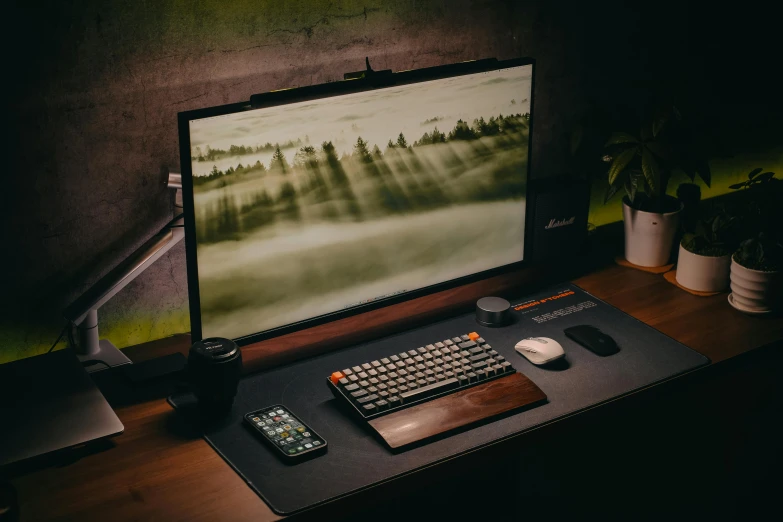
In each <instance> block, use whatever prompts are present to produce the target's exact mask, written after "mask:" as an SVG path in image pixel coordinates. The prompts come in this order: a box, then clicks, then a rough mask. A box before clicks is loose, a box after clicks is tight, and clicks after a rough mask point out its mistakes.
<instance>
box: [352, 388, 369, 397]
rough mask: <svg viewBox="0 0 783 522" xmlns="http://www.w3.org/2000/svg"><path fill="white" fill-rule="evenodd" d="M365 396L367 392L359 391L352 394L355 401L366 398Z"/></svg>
mask: <svg viewBox="0 0 783 522" xmlns="http://www.w3.org/2000/svg"><path fill="white" fill-rule="evenodd" d="M365 395H367V391H366V390H358V391H355V392H353V393H351V397H353V398H354V399H358V398H359V397H364V396H365Z"/></svg>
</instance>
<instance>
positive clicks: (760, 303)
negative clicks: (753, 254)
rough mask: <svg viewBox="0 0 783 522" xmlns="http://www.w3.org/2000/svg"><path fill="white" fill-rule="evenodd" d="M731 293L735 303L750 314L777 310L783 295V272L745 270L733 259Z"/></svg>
mask: <svg viewBox="0 0 783 522" xmlns="http://www.w3.org/2000/svg"><path fill="white" fill-rule="evenodd" d="M731 293H732V298H733V299H734V302H735V303H736V304H737V305H739V306H740V307H742V308H746V309H748V311H750V312H763V311H769V310H772V309H773V308H775V307H776V306H777V305H779V304H780V302H781V295H783V272H780V271H777V272H762V271H761V270H752V269H750V268H745V267H744V266H742V265H740V264H739V263H737V262H736V261H735V260H734V258H732V259H731Z"/></svg>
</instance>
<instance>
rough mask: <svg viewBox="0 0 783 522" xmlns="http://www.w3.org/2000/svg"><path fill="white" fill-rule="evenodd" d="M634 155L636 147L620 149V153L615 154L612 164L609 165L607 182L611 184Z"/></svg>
mask: <svg viewBox="0 0 783 522" xmlns="http://www.w3.org/2000/svg"><path fill="white" fill-rule="evenodd" d="M634 156H636V147H634V148H632V149H626V150H624V151H622V152H621V153H620V154H618V155H617V156H615V158H614V161H613V162H612V166H611V167H609V184H610V185H613V184H614V182H615V180H616V179H617V176H619V175H620V173H621V172H622V171H624V170H625V167H627V166H628V164H629V163H630V162H631V160H632V159H633V158H634Z"/></svg>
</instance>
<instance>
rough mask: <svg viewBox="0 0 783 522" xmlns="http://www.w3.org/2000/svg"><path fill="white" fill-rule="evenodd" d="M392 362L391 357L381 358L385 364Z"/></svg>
mask: <svg viewBox="0 0 783 522" xmlns="http://www.w3.org/2000/svg"><path fill="white" fill-rule="evenodd" d="M390 362H391V361H390V360H389V359H387V358H386V357H384V358H383V359H381V363H383V364H389V363H390Z"/></svg>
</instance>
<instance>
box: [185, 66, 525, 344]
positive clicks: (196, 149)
mask: <svg viewBox="0 0 783 522" xmlns="http://www.w3.org/2000/svg"><path fill="white" fill-rule="evenodd" d="M403 74H404V73H403ZM532 75H533V66H532V65H531V64H529V63H528V64H526V65H519V66H513V67H503V68H500V69H495V70H489V71H484V72H478V73H470V74H460V75H457V76H450V77H445V78H439V79H432V80H427V81H416V82H415V83H404V84H402V85H400V84H396V85H391V86H387V87H382V88H375V89H369V90H363V91H361V92H352V93H348V94H340V95H333V96H328V97H320V98H316V99H308V100H306V101H297V102H294V103H286V104H278V105H275V106H270V107H261V108H256V109H248V108H247V107H245V108H244V110H239V111H232V112H230V113H228V114H222V115H217V116H208V117H201V118H196V117H193V118H190V117H188V118H187V129H186V132H187V133H188V136H189V140H190V158H183V160H185V161H187V160H189V166H190V175H191V178H190V179H191V182H192V226H193V227H194V231H193V233H194V236H192V237H195V243H196V245H195V254H194V255H195V263H196V268H197V281H196V282H197V285H198V302H197V303H196V304H197V306H198V310H197V313H199V314H200V334H201V335H200V337H202V338H204V337H213V336H219V337H228V338H233V339H242V338H247V337H248V336H253V335H256V334H259V333H263V332H268V331H270V330H274V329H278V328H280V327H285V326H289V325H293V324H298V323H302V322H303V321H304V322H307V321H308V320H312V319H316V318H322V317H323V316H326V315H329V314H334V313H336V312H341V311H345V310H350V309H354V308H357V307H362V306H363V305H367V304H368V303H374V302H377V301H379V300H383V299H385V298H389V297H392V296H400V295H401V294H407V293H410V292H415V291H417V290H421V289H425V288H428V287H432V286H433V285H438V284H439V283H444V282H447V281H452V280H455V279H459V278H463V277H465V276H469V275H472V274H477V273H482V272H485V271H487V270H491V269H495V268H498V267H503V266H506V265H510V264H513V263H517V262H520V261H522V259H523V258H524V255H525V251H524V236H525V195H526V187H527V177H528V176H527V171H528V157H529V143H530V141H529V134H530V126H531V119H530V112H531V110H530V101H531V96H532ZM346 83H349V82H346ZM183 172H186V169H183ZM189 248H190V247H189ZM190 256H191V254H190V251H189V262H190V261H191V260H190ZM191 306H192V305H191Z"/></svg>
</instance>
